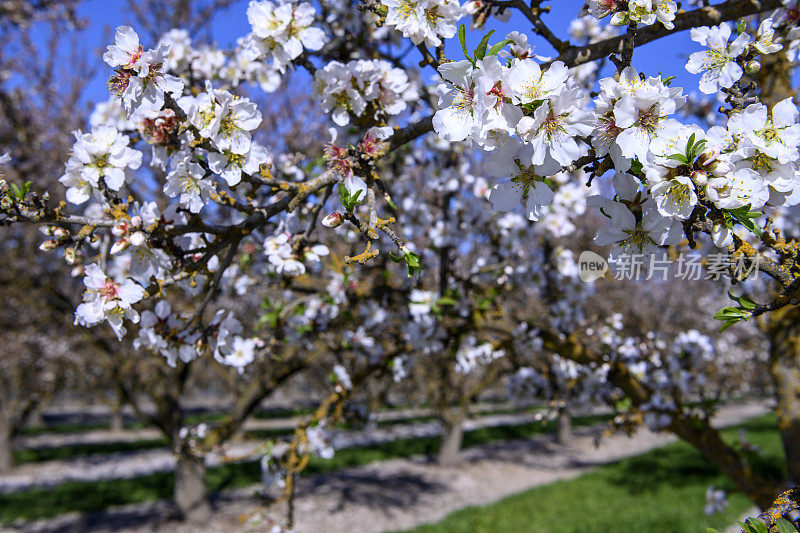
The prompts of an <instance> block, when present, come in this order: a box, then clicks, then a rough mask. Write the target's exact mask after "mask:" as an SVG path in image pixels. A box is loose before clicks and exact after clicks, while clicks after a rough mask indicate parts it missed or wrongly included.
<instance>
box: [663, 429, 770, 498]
mask: <svg viewBox="0 0 800 533" xmlns="http://www.w3.org/2000/svg"><path fill="white" fill-rule="evenodd" d="M669 430H670V431H672V432H673V433H675V434H676V435H677V436H678V437H680V438H681V439H683V440H685V441H686V442H688V443H689V444H691V445H692V446H694V447H695V448H697V450H698V451H699V452H700V453H701V454H703V457H705V459H706V460H707V461H708V462H709V463H711V464H713V465H714V466H716V467H717V468H719V470H720V471H721V472H722V473H723V474H724V475H725V476H727V477H728V479H730V480H731V481H733V483H734V484H736V486H737V487H738V489H739V490H740V491H741V492H742V493H743V494H744V495H745V496H747V497H748V498H749V499H750V501H752V502H753V503H755V504H756V505H758V506H759V507H761V508H762V509H766V508H767V507H769V506H770V505H771V504H772V502H773V500H774V499H775V497H776V496H777V495H778V493H779V492H780V487H781V486H782V483H781V482H780V481H777V480H770V479H766V478H764V477H763V476H761V475H759V474H758V473H756V472H755V471H753V469H752V468H751V467H750V466H749V465H747V464H746V463H745V462H744V461H743V460H742V458H741V457H740V456H739V454H738V453H737V452H736V450H734V449H733V448H731V447H730V446H728V445H727V444H725V442H724V441H723V440H722V437H721V436H720V434H719V431H717V430H716V429H714V428H712V427H711V425H710V424H709V423H708V420H703V419H699V418H693V417H686V416H680V417H676V418H675V419H674V420H673V422H672V424H671V425H670V427H669Z"/></svg>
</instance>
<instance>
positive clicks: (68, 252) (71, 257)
mask: <svg viewBox="0 0 800 533" xmlns="http://www.w3.org/2000/svg"><path fill="white" fill-rule="evenodd" d="M64 261H66V262H67V264H69V265H72V264H75V248H73V247H71V246H70V247H68V248H65V249H64Z"/></svg>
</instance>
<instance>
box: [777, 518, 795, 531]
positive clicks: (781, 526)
mask: <svg viewBox="0 0 800 533" xmlns="http://www.w3.org/2000/svg"><path fill="white" fill-rule="evenodd" d="M775 525H776V526H778V533H797V528H795V527H794V526H793V525H792V523H791V522H789V521H788V520H786V519H785V518H778V521H777V522H775Z"/></svg>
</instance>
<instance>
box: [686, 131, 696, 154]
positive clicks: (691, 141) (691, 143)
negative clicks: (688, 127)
mask: <svg viewBox="0 0 800 533" xmlns="http://www.w3.org/2000/svg"><path fill="white" fill-rule="evenodd" d="M694 138H695V134H694V133H692V134H691V135H689V142H687V143H686V158H687V159H688V158H689V153H690V152H691V150H692V146H694Z"/></svg>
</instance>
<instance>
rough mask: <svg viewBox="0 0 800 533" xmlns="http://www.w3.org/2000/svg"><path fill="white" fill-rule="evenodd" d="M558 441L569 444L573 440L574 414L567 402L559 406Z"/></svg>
mask: <svg viewBox="0 0 800 533" xmlns="http://www.w3.org/2000/svg"><path fill="white" fill-rule="evenodd" d="M556 441H557V442H558V443H559V444H569V443H570V442H572V415H571V414H570V412H569V407H568V406H567V404H566V403H562V404H561V405H559V407H558V418H557V420H556Z"/></svg>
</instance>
